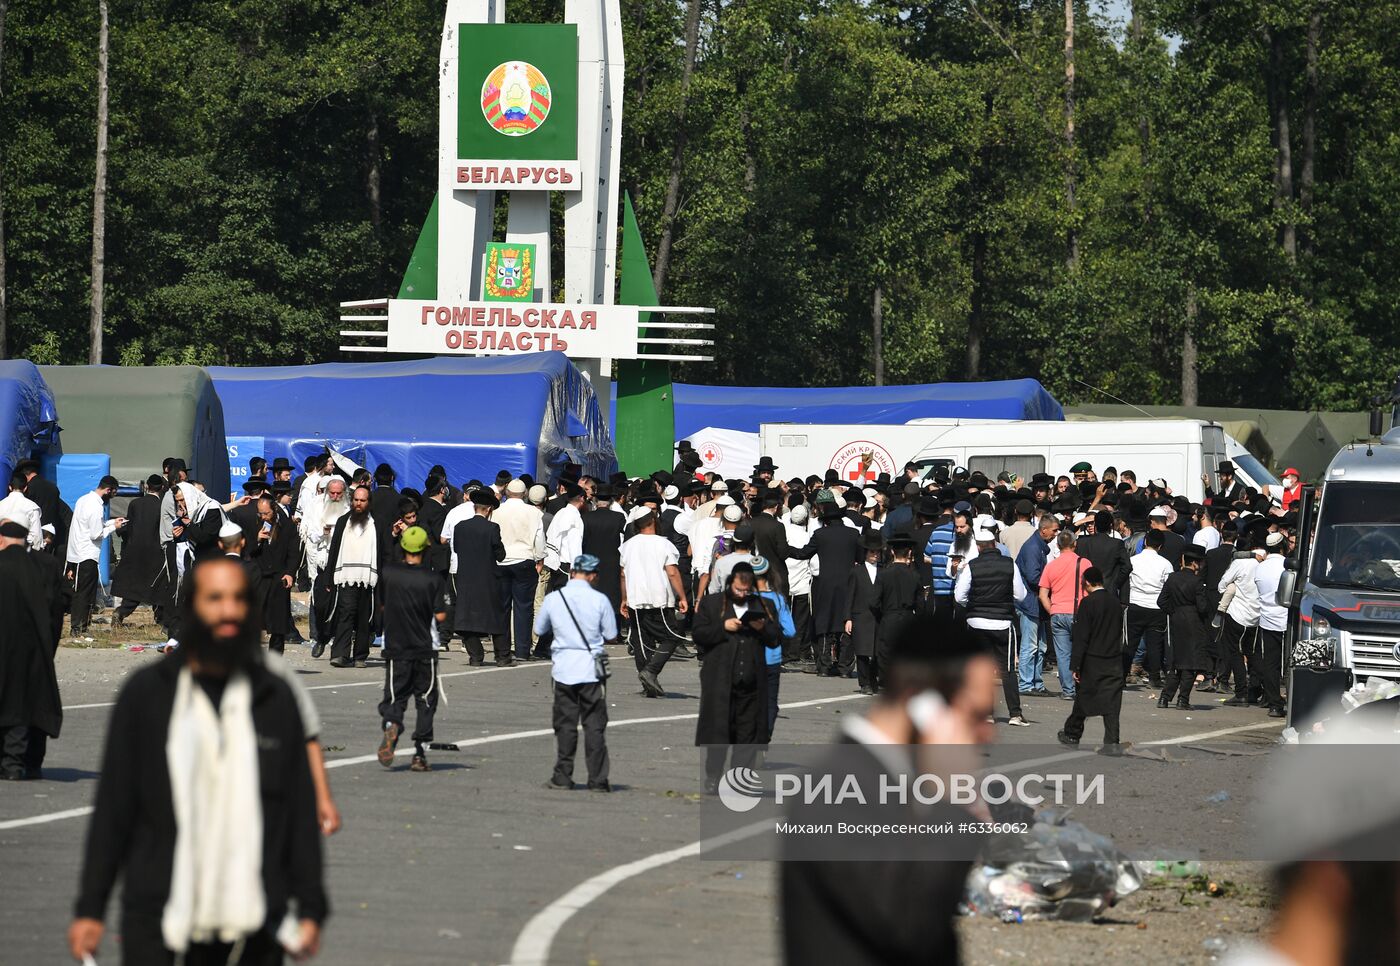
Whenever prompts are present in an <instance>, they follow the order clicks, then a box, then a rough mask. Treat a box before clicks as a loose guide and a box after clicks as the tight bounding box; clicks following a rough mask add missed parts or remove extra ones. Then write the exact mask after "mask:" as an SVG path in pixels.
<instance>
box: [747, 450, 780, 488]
mask: <svg viewBox="0 0 1400 966" xmlns="http://www.w3.org/2000/svg"><path fill="white" fill-rule="evenodd" d="M777 472H778V467H777V466H775V465H774V464H773V457H771V456H760V457H759V458H758V462H757V463H755V464H754V467H753V477H754V479H755V480H762V481H763V485H764V486H767V485H768V481H769V480H771V479H773V477H774V476H775V475H776V474H777Z"/></svg>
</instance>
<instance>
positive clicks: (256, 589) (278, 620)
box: [240, 495, 299, 654]
mask: <svg viewBox="0 0 1400 966" xmlns="http://www.w3.org/2000/svg"><path fill="white" fill-rule="evenodd" d="M252 506H254V507H255V508H256V510H257V514H258V529H257V532H256V533H255V535H254V537H253V542H252V544H250V545H249V549H248V556H249V560H250V562H251V563H252V564H253V566H254V568H255V569H256V570H257V576H258V579H257V580H256V581H253V582H252V584H253V610H252V613H253V615H254V617H255V618H257V620H258V622H259V623H260V624H261V625H262V629H263V630H265V631H267V649H268V650H269V651H276V652H277V653H278V654H281V653H282V652H283V650H284V649H285V647H286V643H287V635H289V634H291V633H292V582H293V580H295V578H296V569H297V563H298V561H299V557H298V554H297V551H298V549H299V543H298V540H297V532H296V526H295V525H294V524H293V523H292V521H291V520H288V519H286V518H285V517H283V515H282V514H281V513H280V512H279V511H278V509H277V504H276V503H275V502H273V499H272V497H271V496H266V495H264V496H262V497H260V498H259V499H258V502H257V503H255V504H252ZM240 509H242V508H241V507H240Z"/></svg>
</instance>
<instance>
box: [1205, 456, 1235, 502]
mask: <svg viewBox="0 0 1400 966" xmlns="http://www.w3.org/2000/svg"><path fill="white" fill-rule="evenodd" d="M1215 475H1216V476H1217V477H1219V478H1220V486H1219V488H1218V489H1217V488H1214V487H1212V486H1211V485H1210V482H1211V481H1210V474H1209V473H1202V474H1201V485H1202V486H1204V487H1205V489H1206V502H1207V503H1209V504H1210V505H1211V506H1223V507H1228V506H1230V505H1231V504H1232V503H1234V502H1236V501H1237V500H1241V499H1243V498H1244V495H1245V491H1244V484H1243V483H1240V482H1239V481H1238V480H1236V479H1235V464H1234V463H1232V462H1230V461H1229V460H1223V461H1221V463H1220V465H1219V466H1218V467H1216V469H1215Z"/></svg>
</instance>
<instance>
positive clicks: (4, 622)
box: [0, 521, 63, 781]
mask: <svg viewBox="0 0 1400 966" xmlns="http://www.w3.org/2000/svg"><path fill="white" fill-rule="evenodd" d="M28 533H29V531H28V529H26V528H25V527H24V526H23V525H22V524H19V523H15V522H13V521H6V522H5V523H3V524H0V779H4V780H7V781H19V780H23V779H30V778H38V777H40V767H41V766H42V765H43V761H44V751H45V746H46V744H47V742H48V739H49V738H57V737H58V733H59V730H60V728H61V727H62V725H63V703H62V700H61V699H60V698H59V694H58V678H57V676H56V675H55V673H54V665H53V659H54V651H55V649H56V647H57V642H56V640H55V638H54V637H53V627H52V625H51V623H50V620H49V611H48V601H49V594H48V590H47V588H46V586H45V583H44V577H43V573H42V571H41V570H40V569H39V566H38V564H36V563H35V562H34V561H33V560H32V559H30V555H29V551H28V550H26V549H25V539H26V538H27V536H28Z"/></svg>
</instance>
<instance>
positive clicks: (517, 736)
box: [0, 661, 865, 831]
mask: <svg viewBox="0 0 1400 966" xmlns="http://www.w3.org/2000/svg"><path fill="white" fill-rule="evenodd" d="M538 663H539V664H540V665H542V666H548V662H546V661H540V662H538ZM517 666H519V665H517ZM508 670H511V668H503V667H500V668H485V669H483V670H481V671H458V672H457V673H456V675H447V674H444V675H443V677H460V676H461V675H464V674H483V673H485V672H486V671H508ZM376 683H377V682H376ZM326 686H327V687H341V686H342V685H326ZM862 697H865V695H861V694H842V695H836V696H835V697H830V698H814V699H812V700H810V701H794V702H793V703H791V704H784V705H779V707H782V708H809V707H813V706H815V705H822V704H835V703H837V702H838V701H852V700H855V699H857V698H862ZM698 717H700V715H699V713H698V712H694V713H691V714H672V715H659V716H656V717H650V718H624V719H622V720H621V721H609V722H608V727H609V728H620V727H622V726H624V725H639V724H652V723H655V722H658V721H685V720H688V719H689V720H694V719H695V718H698ZM546 735H548V736H549V737H553V736H554V729H553V728H536V729H534V730H532V731H512V732H508V733H507V734H503V735H486V736H484V737H481V738H464V739H462V740H461V741H458V742H455V744H456V745H457V747H458V748H475V747H478V746H480V745H491V744H497V743H499V742H502V741H519V740H521V739H523V738H543V737H545V736H546ZM396 754H397V755H411V754H413V749H412V747H411V746H409V747H404V748H400V749H399V750H398V752H397V753H396ZM378 760H379V757H378V755H356V756H355V757H353V758H336V759H333V760H331V761H328V762H326V768H327V769H331V768H347V767H349V766H350V765H365V764H368V763H369V762H372V761H378ZM91 814H92V806H90V805H89V806H86V807H84V808H70V809H68V810H67V811H63V812H47V813H45V814H43V815H31V816H30V817H29V818H14V819H8V820H6V821H2V822H0V831H4V830H5V829H12V828H23V827H25V826H27V825H44V824H47V823H49V822H61V821H63V820H64V819H68V818H82V817H83V816H84V815H91Z"/></svg>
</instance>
